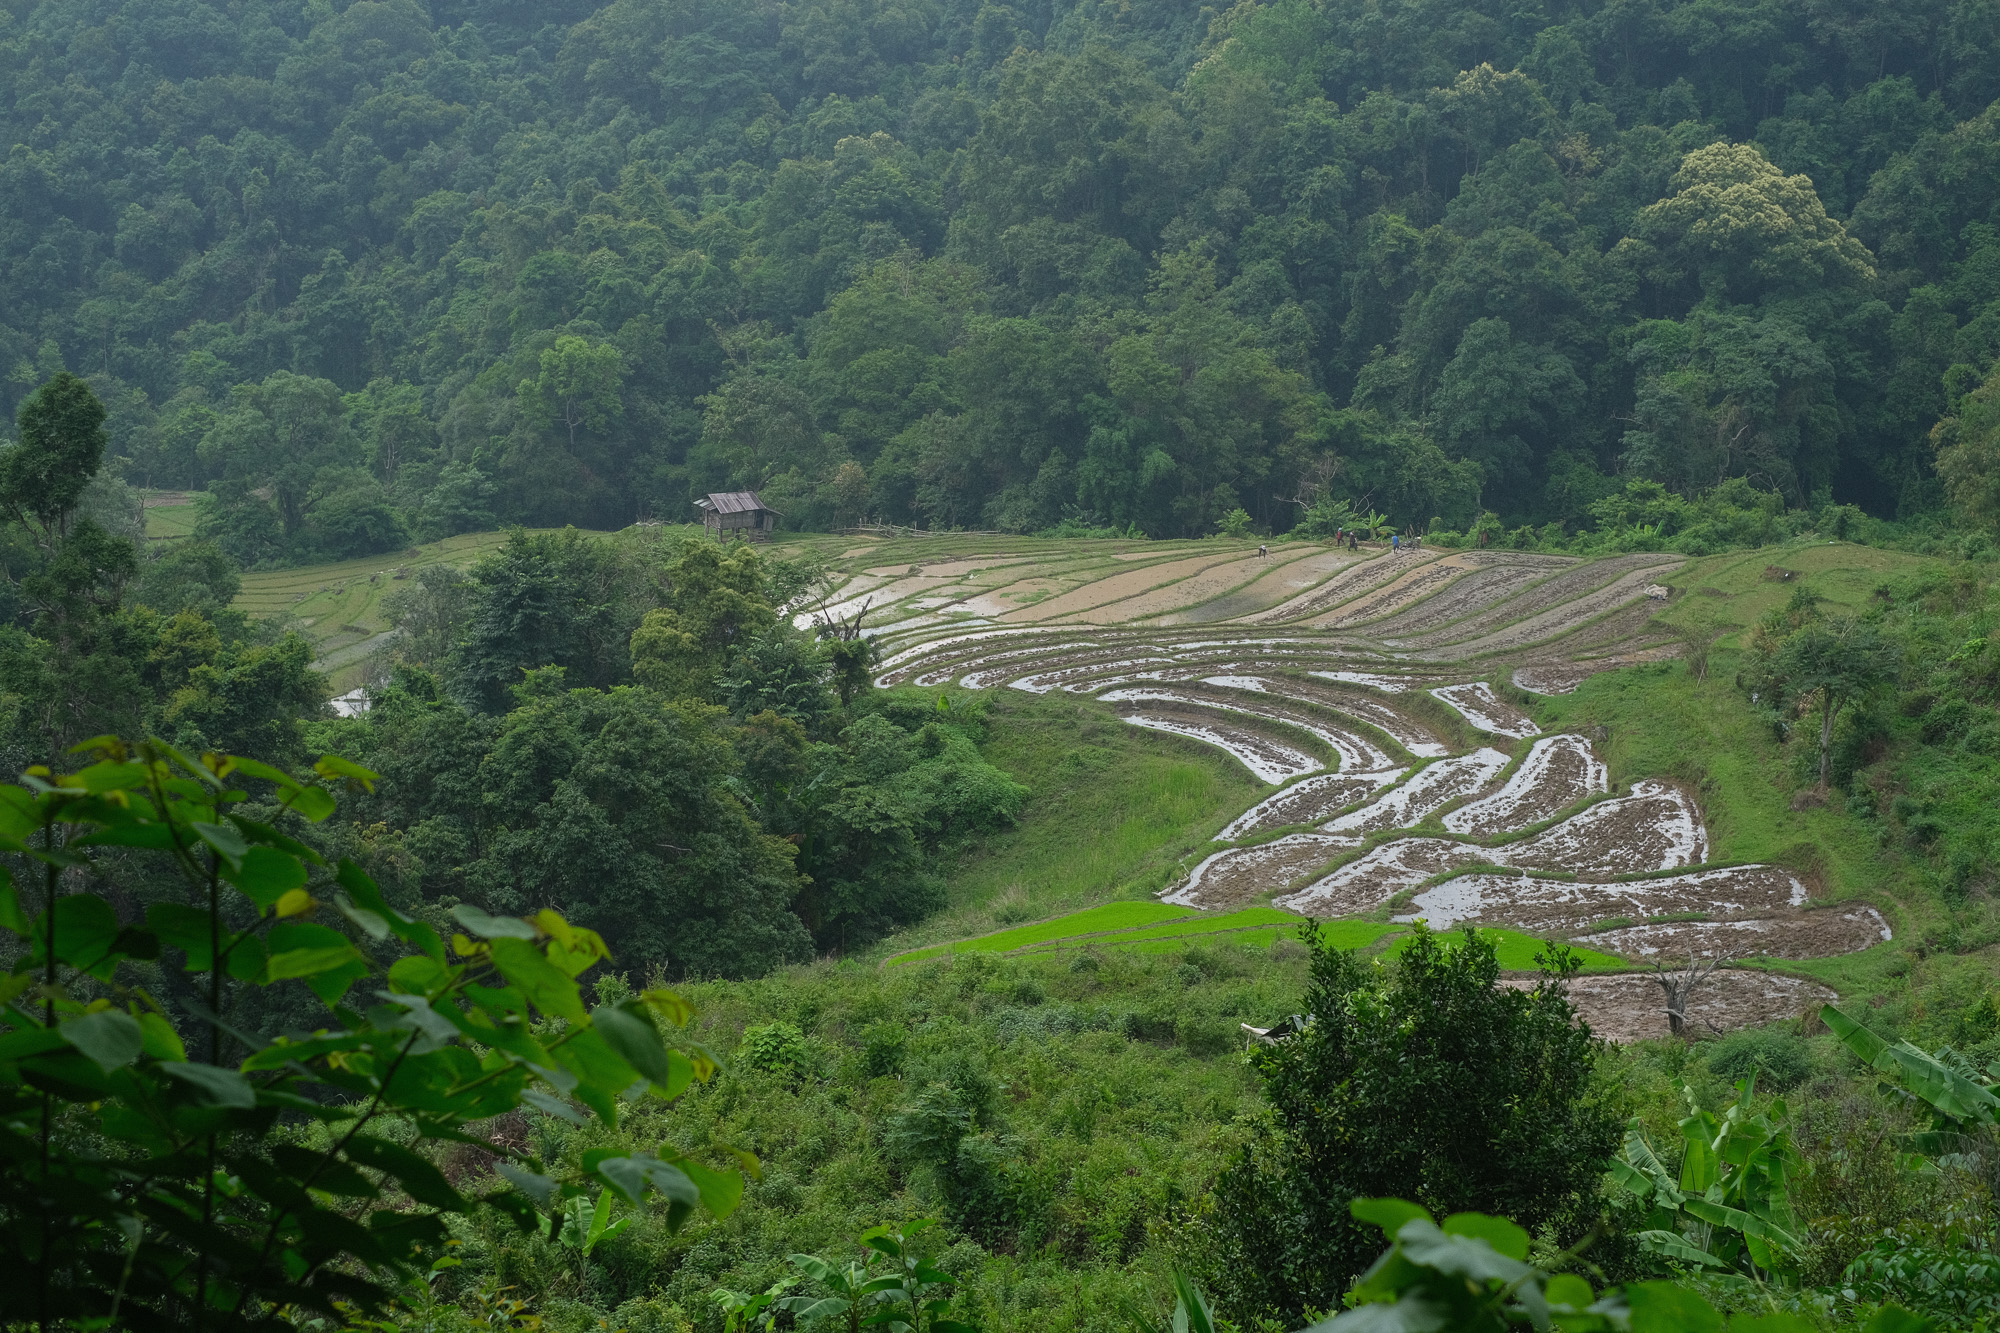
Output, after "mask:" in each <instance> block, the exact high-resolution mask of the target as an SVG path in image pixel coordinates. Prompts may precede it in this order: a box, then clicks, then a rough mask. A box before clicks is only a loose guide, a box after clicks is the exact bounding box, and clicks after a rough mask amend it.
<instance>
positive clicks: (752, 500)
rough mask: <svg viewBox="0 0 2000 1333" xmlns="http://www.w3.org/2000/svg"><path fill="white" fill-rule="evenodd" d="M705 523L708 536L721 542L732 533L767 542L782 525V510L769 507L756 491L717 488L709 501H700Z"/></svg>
mask: <svg viewBox="0 0 2000 1333" xmlns="http://www.w3.org/2000/svg"><path fill="white" fill-rule="evenodd" d="M694 507H695V508H697V509H699V510H701V523H702V526H703V527H704V528H706V529H707V530H708V535H709V536H711V537H713V538H715V539H716V540H717V541H719V542H724V541H728V540H729V539H730V538H731V537H732V536H735V537H742V538H744V539H745V540H746V541H753V542H767V541H769V540H771V530H772V529H773V528H775V527H777V526H778V519H779V517H780V515H779V513H778V511H777V510H775V509H770V508H767V507H766V506H765V504H764V502H763V501H762V500H760V499H758V498H757V492H755V491H715V492H711V493H710V495H709V497H708V498H707V499H705V500H696V501H695V502H694Z"/></svg>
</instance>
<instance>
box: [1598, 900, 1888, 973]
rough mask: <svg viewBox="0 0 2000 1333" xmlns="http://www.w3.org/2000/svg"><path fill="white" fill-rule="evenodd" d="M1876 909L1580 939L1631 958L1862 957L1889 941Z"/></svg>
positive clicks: (1675, 924)
mask: <svg viewBox="0 0 2000 1333" xmlns="http://www.w3.org/2000/svg"><path fill="white" fill-rule="evenodd" d="M1889 934H1890V932H1889V925H1888V923H1887V922H1886V921H1884V920H1883V919H1882V914H1881V913H1880V912H1878V911H1876V910H1875V909H1874V908H1872V907H1866V906H1852V905H1850V906H1844V907H1826V908H1821V909H1820V910H1818V911H1813V912H1786V913H1783V914H1780V915H1776V916H1768V917H1759V918H1755V919H1752V920H1748V921H1655V922H1649V923H1648V924H1646V925H1643V926H1626V927H1623V928H1622V929H1619V930H1601V931H1598V932H1597V933H1596V934H1594V935H1585V936H1582V937H1581V938H1579V939H1578V940H1577V943H1579V944H1587V945H1589V946H1590V947H1591V948H1593V949H1602V950H1604V951H1605V952H1606V953H1615V954H1623V955H1624V956H1625V957H1627V958H1638V959H1645V960H1651V959H1654V958H1659V959H1661V960H1663V961H1665V962H1669V963H1671V962H1672V961H1673V960H1674V959H1676V958H1688V957H1699V958H1832V957H1834V956H1835V955H1837V954H1844V953H1859V952H1861V951H1862V950H1863V949H1870V948H1873V947H1874V946H1876V945H1878V944H1881V943H1882V942H1883V941H1885V940H1887V939H1888V938H1889Z"/></svg>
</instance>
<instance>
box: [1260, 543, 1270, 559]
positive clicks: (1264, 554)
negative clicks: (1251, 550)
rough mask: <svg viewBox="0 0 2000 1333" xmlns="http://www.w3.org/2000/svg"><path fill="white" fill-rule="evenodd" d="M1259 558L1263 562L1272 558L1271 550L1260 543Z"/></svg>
mask: <svg viewBox="0 0 2000 1333" xmlns="http://www.w3.org/2000/svg"><path fill="white" fill-rule="evenodd" d="M1257 556H1258V558H1259V559H1261V560H1269V559H1270V558H1271V548H1270V547H1268V546H1266V545H1264V544H1263V543H1262V542H1259V543H1258V544H1257Z"/></svg>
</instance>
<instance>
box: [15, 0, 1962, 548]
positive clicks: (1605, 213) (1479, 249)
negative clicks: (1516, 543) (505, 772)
mask: <svg viewBox="0 0 2000 1333" xmlns="http://www.w3.org/2000/svg"><path fill="white" fill-rule="evenodd" d="M1996 96H2000V14H1996V12H1995V11H1994V10H1993V9H1992V8H1991V7H1990V6H1989V5H1986V4H1984V3H1980V2H1979V0H1913V2H1912V3H1901V4H1896V5H1883V4H1859V3H1839V2H1837V0H1761V2H1756V3H1751V2H1745V3H1709V2H1706V0H1702V2H1695V3H1679V2H1677V0H1613V2H1611V3H1597V2H1596V0H1584V2H1583V3H1564V2H1561V0H1557V2H1554V3H1547V4H1541V5H1535V6H1530V7H1526V8H1520V7H1515V6H1512V5H1502V4H1497V3H1467V2H1466V0H1388V2H1386V3H1380V4H1368V5H1359V4H1332V3H1314V2H1313V0H1265V2H1264V3H1255V2H1252V0H1245V3H1241V4H1237V5H1235V6H1233V7H1230V8H1227V9H1224V10H1219V11H1218V9H1216V8H1215V7H1212V6H1198V5H1196V4H1194V3H1192V0H1138V2H1136V3H1125V4H1109V3H1099V2H1097V0H1022V2H1021V3H1018V4H1015V5H1003V4H996V3H980V4H974V3H972V0H796V2H795V3H779V2H776V0H732V2H731V3H719V2H716V0H614V2H613V3H611V4H608V5H604V6H601V7H600V6H598V5H596V4H595V3H591V2H589V0H549V2H548V3H540V4H533V5H529V4H520V3H506V2H504V0H488V2H485V3H473V2H472V0H432V3H430V4H429V6H428V7H426V6H425V5H424V4H421V3H419V2H418V0H356V2H355V3H338V2H334V0H312V2H311V3H308V4H305V5H303V6H296V5H291V4H275V3H270V0H228V2H227V3H214V4H210V3H205V2H204V0H145V2H144V3H139V0H39V2H30V0H10V3H9V4H8V5H7V6H5V7H4V8H0V99H3V101H0V105H4V110H0V116H4V117H5V120H4V126H0V136H4V137H5V139H6V141H7V142H8V143H9V144H10V145H11V147H10V148H9V151H8V156H7V160H6V164H5V166H4V168H3V169H0V170H4V178H0V265H4V269H3V270H0V272H4V280H5V282H6V290H7V293H8V301H7V302H6V304H5V306H4V309H0V368H4V371H5V384H4V386H0V396H4V397H5V398H6V400H7V401H6V402H5V403H4V404H0V409H4V411H5V413H6V414H7V416H8V417H10V418H11V416H12V415H13V413H14V410H15V408H16V406H17V405H18V403H19V401H20V400H21V399H22V398H23V397H24V396H25V395H26V394H27V393H28V392H29V391H30V390H31V389H32V388H33V387H34V386H35V385H36V384H39V383H40V382H42V381H43V380H44V379H45V378H46V377H47V376H48V375H50V374H52V373H54V372H55V371H57V370H60V369H64V368H67V369H69V370H71V371H73V372H75V373H77V374H79V375H85V376H88V377H89V378H90V380H91V382H92V384H93V386H94V387H95V388H96V389H97V391H98V393H99V395H100V396H101V397H102V398H103V399H104V400H105V401H106V403H107V404H108V405H109V406H110V409H111V417H110V426H109V428H110V431H111V437H112V438H111V454H112V456H113V458H115V459H118V460H122V462H121V463H120V466H121V467H122V469H123V471H124V474H125V475H126V477H127V478H128V479H129V480H131V481H133V482H135V483H138V484H149V485H153V486H173V487H191V488H208V489H209V490H210V492H211V494H210V498H209V499H208V500H206V501H205V504H206V506H207V531H208V532H209V533H210V534H211V535H212V536H214V537H215V538H217V539H218V540H219V541H221V542H222V544H223V545H224V546H225V547H226V548H227V549H229V550H230V551H231V553H232V554H233V555H235V556H236V557H237V558H239V559H241V560H245V561H248V562H260V561H281V560H297V559H309V558H317V557H325V556H338V555H347V554H353V553H356V552H363V551H368V550H380V549H388V548H391V547H393V546H395V545H396V544H398V543H401V542H403V541H406V540H407V539H408V538H409V537H410V536H412V535H415V536H435V535H442V534H448V533H452V532H456V531H465V530H471V529H475V528H482V527H489V526H491V525H492V524H493V523H494V522H496V521H501V522H520V523H526V524H530V525H553V524H561V523H575V524H579V525H586V526H595V527H609V526H619V525H622V524H624V523H627V522H630V521H631V520H632V519H634V518H636V517H641V516H647V515H653V516H658V517H663V518H667V519H670V520H679V519H682V518H684V517H686V516H687V515H688V514H689V513H690V510H689V501H690V497H691V496H694V495H698V494H700V493H702V492H705V491H707V490H710V489H720V488H724V487H731V488H734V487H742V486H758V487H761V488H763V489H764V491H765V494H766V498H767V499H768V500H769V502H770V503H771V504H773V505H774V507H776V508H778V509H780V510H782V511H784V512H785V513H786V515H787V521H788V522H789V523H790V524H791V525H792V526H794V527H820V526H827V525H834V524H849V523H853V522H856V521H858V520H862V519H872V518H881V519H888V520H893V521H898V522H917V523H921V524H925V525H932V526H940V527H949V526H954V525H956V526H962V527H971V528H982V527H983V528H997V529H1006V530H1011V531H1038V530H1042V529H1045V528H1048V527H1053V526H1057V525H1062V524H1065V523H1067V524H1069V525H1070V526H1071V527H1072V528H1074V527H1075V526H1076V525H1079V524H1081V525H1083V526H1086V527H1088V526H1113V525H1115V526H1118V527H1121V528H1124V527H1127V526H1128V525H1132V524H1136V525H1137V526H1138V528H1139V529H1140V530H1142V531H1144V532H1146V533H1148V534H1151V535H1156V536H1160V535H1185V534H1193V533H1200V532H1206V531H1210V530H1212V529H1213V527H1214V525H1215V524H1216V523H1217V522H1218V520H1219V519H1220V518H1222V516H1224V515H1225V514H1226V513H1228V512H1229V511H1230V510H1232V509H1234V508H1237V507H1239V506H1240V507H1243V508H1245V509H1247V510H1248V511H1249V512H1250V514H1251V516H1252V517H1253V519H1254V520H1255V521H1256V522H1257V523H1258V524H1259V525H1261V526H1264V527H1266V528H1269V529H1271V530H1275V531H1282V530H1285V529H1287V528H1289V527H1290V526H1291V525H1292V524H1293V523H1294V522H1295V521H1296V518H1297V515H1298V512H1299V510H1298V507H1297V506H1295V505H1294V504H1293V503H1291V501H1293V500H1295V499H1298V498H1301V497H1304V498H1306V499H1310V498H1312V497H1313V496H1315V495H1319V494H1322V493H1326V492H1329V491H1331V492H1337V493H1339V494H1340V495H1341V496H1342V497H1343V498H1349V499H1352V500H1354V501H1355V502H1357V503H1361V502H1365V503H1368V504H1371V505H1373V506H1375V507H1378V508H1380V509H1382V510H1385V511H1387V512H1388V513H1389V514H1390V515H1391V517H1392V518H1393V519H1394V520H1395V521H1396V522H1397V523H1398V524H1404V523H1412V522H1414V523H1416V524H1418V525H1423V524H1425V523H1427V522H1429V520H1431V519H1432V518H1433V517H1436V518H1439V519H1442V520H1443V521H1444V522H1445V523H1446V524H1447V525H1449V526H1453V527H1460V528H1462V527H1466V526H1467V525H1469V523H1470V522H1471V521H1472V520H1473V519H1475V518H1476V517H1477V516H1478V514H1479V513H1480V512H1481V511H1482V510H1485V511H1492V512H1494V513H1496V514H1498V515H1500V516H1501V517H1502V518H1503V519H1504V520H1505V521H1506V522H1507V523H1509V524H1510V525H1511V524H1516V523H1528V522H1532V523H1537V524H1544V523H1548V522H1569V523H1574V522H1576V521H1578V520H1580V519H1582V518H1584V517H1585V516H1586V515H1587V513H1588V507H1589V505H1590V504H1591V503H1592V502H1593V501H1597V500H1600V499H1602V498H1603V497H1604V496H1605V495H1606V494H1608V493H1609V492H1611V491H1612V490H1614V489H1616V487H1617V485H1618V484H1619V480H1620V479H1621V478H1631V477H1638V478H1644V479H1652V480H1657V481H1660V482H1663V483H1665V484H1666V485H1667V486H1668V487H1670V488H1671V489H1673V490H1675V491H1677V492H1680V493H1682V494H1693V493H1696V492H1698V491H1701V490H1704V489H1706V488H1709V487H1712V486H1714V485H1715V484H1716V483H1717V482H1719V481H1721V480H1723V479H1726V478H1731V477H1745V478H1748V479H1749V480H1750V481H1751V482H1752V483H1754V484H1755V485H1757V486H1758V487H1760V488H1762V489H1764V490H1767V491H1770V492H1773V493H1775V494H1778V495H1781V496H1782V497H1784V499H1785V501H1786V502H1787V503H1788V504H1790V505H1792V506H1794V507H1804V506H1814V505H1816V504H1824V503H1826V502H1827V501H1829V500H1831V501H1835V502H1843V503H1854V504H1858V505H1861V506H1863V507H1864V508H1866V509H1867V510H1868V511H1870V512H1871V513H1874V514H1876V515H1878V516H1882V517H1899V516H1900V517H1910V516H1913V515H1917V514H1921V513H1924V512H1927V511H1929V510H1933V509H1936V508H1937V507H1939V506H1940V505H1942V504H1943V503H1944V501H1945V499H1946V488H1945V486H1944V484H1943V483H1941V482H1940V480H1939V477H1938V472H1937V469H1936V468H1935V467H1934V462H1933V444H1932V432H1933V429H1934V427H1935V426H1936V425H1937V423H1938V422H1939V421H1940V419H1941V418H1945V417H1947V416H1949V415H1950V414H1951V412H1952V411H1953V409H1954V407H1955V406H1956V400H1957V399H1958V398H1959V397H1961V396H1964V395H1966V394H1968V393H1970V392H1971V391H1973V390H1974V389H1976V388H1977V387H1978V386H1979V384H1980V383H1981V381H1983V380H1984V379H1985V377H1986V375H1987V373H1988V371H1989V369H1990V367H1991V366H1992V365H1993V363H1994V361H1995V358H1996V356H2000V211H1996V205H2000V176H1996V175H1995V173H1994V171H1993V170H1992V164H1993V162H1994V159H1995V157H1996V154H2000V113H1996V112H1995V111H1994V110H1993V109H1992V107H1991V106H1990V105H1989V104H1990V103H1992V101H1993V99H1994V98H1995V97H1996ZM1945 435H1946V437H1948V438H1946V440H1945V442H1946V443H1947V444H1948V443H1950V440H1951V438H1955V437H1951V436H1950V432H1949V431H1947V432H1946V433H1945ZM1982 475H1983V473H1982ZM1981 484H1982V483H1980V482H1978V480H1977V479H1976V478H1975V480H1974V481H1973V482H1970V483H1967V484H1966V486H1964V487H1958V489H1961V490H1964V491H1965V492H1966V493H1967V494H1975V493H1980V492H1979V486H1980V485H1981ZM1954 486H1955V487H1956V486H1957V483H1954Z"/></svg>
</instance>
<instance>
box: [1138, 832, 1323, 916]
mask: <svg viewBox="0 0 2000 1333" xmlns="http://www.w3.org/2000/svg"><path fill="white" fill-rule="evenodd" d="M1353 846H1354V841H1353V839H1351V838H1329V837H1327V836H1326V835H1324V834H1320V833H1294V834H1292V835H1290V836H1289V837H1284V838H1279V839H1277V840H1276V841H1275V842H1267V843H1263V844H1262V845H1260V846H1256V847H1232V848H1230V849H1229V850H1228V851H1226V852H1217V853H1216V854H1215V855H1213V856H1211V857H1209V858H1208V859H1207V860H1205V861H1203V862H1202V863H1201V864H1200V865H1198V866H1196V867H1195V868H1194V870H1193V872H1192V873H1190V874H1189V876H1188V878H1187V881H1186V882H1185V883H1184V884H1182V885H1181V886H1180V887H1179V888H1176V889H1175V890H1173V892H1171V893H1168V894H1166V895H1165V896H1164V898H1163V901H1165V902H1169V903H1174V904H1176V905H1178V906H1182V907H1203V908H1215V907H1230V906H1234V905H1235V904H1238V903H1241V902H1244V901H1246V900H1248V899H1252V898H1261V897H1263V896H1264V895H1266V894H1268V893H1270V892H1271V890H1272V888H1273V887H1282V886H1284V885H1286V884H1289V883H1290V882H1291V881H1293V880H1295V879H1298V878H1299V877H1300V876H1302V875H1309V874H1311V873H1312V872H1313V871H1315V870H1317V869H1319V868H1320V867H1321V866H1323V865H1325V864H1326V863H1327V862H1328V861H1331V860H1332V859H1333V858H1334V857H1336V856H1338V855H1340V853H1341V852H1342V851H1344V850H1347V849H1349V848H1351V847H1353Z"/></svg>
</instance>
